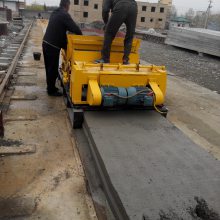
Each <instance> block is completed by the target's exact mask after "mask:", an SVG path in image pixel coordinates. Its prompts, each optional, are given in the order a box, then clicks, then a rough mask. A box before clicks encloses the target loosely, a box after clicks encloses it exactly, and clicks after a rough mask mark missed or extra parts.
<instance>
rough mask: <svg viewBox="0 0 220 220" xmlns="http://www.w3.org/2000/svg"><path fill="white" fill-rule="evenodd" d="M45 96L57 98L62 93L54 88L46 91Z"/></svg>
mask: <svg viewBox="0 0 220 220" xmlns="http://www.w3.org/2000/svg"><path fill="white" fill-rule="evenodd" d="M47 94H48V95H49V96H57V97H58V96H62V95H63V93H62V92H60V91H59V89H58V88H56V87H55V88H54V89H53V90H47Z"/></svg>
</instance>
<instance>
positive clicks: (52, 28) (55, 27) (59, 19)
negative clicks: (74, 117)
mask: <svg viewBox="0 0 220 220" xmlns="http://www.w3.org/2000/svg"><path fill="white" fill-rule="evenodd" d="M69 7H70V0H61V2H60V7H59V8H58V9H56V10H55V11H54V12H53V13H52V14H51V16H50V20H49V24H48V26H47V30H46V33H45V35H44V38H43V44H42V46H43V54H44V63H45V69H46V78H47V93H48V95H50V96H61V95H62V93H61V92H59V90H58V88H56V87H55V83H56V79H57V77H58V74H59V73H58V67H59V56H60V49H61V48H63V49H66V47H67V37H66V32H67V31H70V32H72V33H74V34H78V35H82V32H81V30H80V28H79V27H78V26H77V25H76V23H75V22H74V21H73V19H72V18H71V16H70V15H69V14H68V11H69Z"/></svg>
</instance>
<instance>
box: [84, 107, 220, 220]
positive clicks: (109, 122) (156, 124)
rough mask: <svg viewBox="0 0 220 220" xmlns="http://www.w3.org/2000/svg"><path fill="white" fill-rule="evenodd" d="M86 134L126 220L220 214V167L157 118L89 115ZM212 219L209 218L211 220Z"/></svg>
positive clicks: (146, 114)
mask: <svg viewBox="0 0 220 220" xmlns="http://www.w3.org/2000/svg"><path fill="white" fill-rule="evenodd" d="M84 131H85V133H86V135H87V136H88V138H89V140H90V147H91V149H92V152H93V156H95V157H96V163H97V167H98V169H99V172H100V173H101V174H102V175H101V176H103V178H104V179H105V181H106V184H107V186H106V184H103V185H104V187H105V190H106V192H107V191H108V190H109V189H110V190H111V197H109V199H110V200H112V202H114V203H116V204H117V206H118V207H120V209H121V213H122V214H121V218H120V219H132V220H139V219H152V220H157V219H183V220H190V219H198V218H199V217H200V218H201V219H205V218H202V216H199V215H200V214H199V213H197V212H196V210H197V208H196V207H198V205H199V202H198V200H197V198H200V199H201V200H202V201H205V204H206V205H207V206H206V207H208V208H209V209H210V210H213V211H214V212H216V216H217V217H216V219H219V218H218V216H219V214H220V213H217V212H219V210H220V188H219V185H220V162H219V161H218V160H217V159H215V158H214V157H213V156H212V155H210V154H209V153H208V152H206V151H205V150H204V149H202V148H201V147H199V146H198V145H196V144H195V143H193V142H192V141H191V140H190V139H189V138H188V137H186V136H185V135H184V134H183V133H182V132H181V131H180V130H179V129H177V128H176V127H175V126H174V125H173V124H171V123H170V122H168V120H167V119H165V118H163V117H162V116H160V115H159V114H157V113H156V112H149V111H148V112H145V111H136V112H134V111H133V112H130V111H126V112H85V123H84ZM206 219H208V218H206Z"/></svg>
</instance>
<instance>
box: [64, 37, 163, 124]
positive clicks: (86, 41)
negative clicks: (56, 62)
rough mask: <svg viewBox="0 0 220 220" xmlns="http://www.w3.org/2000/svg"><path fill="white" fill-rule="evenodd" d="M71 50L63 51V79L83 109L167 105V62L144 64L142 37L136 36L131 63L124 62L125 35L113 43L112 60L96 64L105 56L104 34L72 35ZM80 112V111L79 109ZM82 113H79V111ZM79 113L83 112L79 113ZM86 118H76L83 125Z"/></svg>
mask: <svg viewBox="0 0 220 220" xmlns="http://www.w3.org/2000/svg"><path fill="white" fill-rule="evenodd" d="M67 38H68V45H67V50H66V51H62V57H63V63H62V71H61V82H62V84H63V87H64V90H65V92H66V97H67V100H68V104H69V105H71V107H73V108H74V109H75V110H76V109H77V111H76V112H79V109H94V108H96V109H97V108H98V109H103V108H104V109H106V108H116V107H117V108H119V107H123V108H124V107H125V106H126V107H127V108H131V107H132V108H133V107H135V108H137V107H138V108H155V109H156V110H157V111H159V112H160V113H162V114H166V112H167V111H166V110H165V109H164V108H163V104H164V98H165V93H166V70H165V67H164V66H154V65H141V64H140V59H139V53H138V50H139V47H140V40H139V39H134V40H133V44H132V50H131V54H130V63H131V64H130V65H122V64H121V62H122V57H123V51H124V39H123V38H116V39H115V40H114V41H113V43H112V47H111V58H110V63H109V64H94V63H93V61H94V60H96V59H99V58H100V57H101V53H100V51H101V49H102V44H103V37H98V36H77V35H68V36H67ZM75 114H77V113H75ZM78 114H79V113H78ZM78 116H79V115H78ZM82 120H83V119H82V118H81V119H80V120H79V121H78V119H77V117H75V118H74V121H75V123H74V124H73V126H74V127H80V123H82Z"/></svg>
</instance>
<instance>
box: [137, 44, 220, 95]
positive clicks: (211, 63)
mask: <svg viewBox="0 0 220 220" xmlns="http://www.w3.org/2000/svg"><path fill="white" fill-rule="evenodd" d="M140 52H141V59H143V60H145V61H147V62H149V63H153V64H155V65H165V66H166V68H167V70H168V71H170V72H172V73H174V74H176V75H177V76H180V77H183V78H186V79H187V80H190V81H192V82H195V83H197V84H199V85H201V86H204V87H206V88H208V89H210V90H212V91H216V92H217V93H219V94H220V58H219V57H213V56H208V55H204V56H203V57H201V56H199V55H198V53H196V52H193V51H189V50H185V49H181V48H177V47H173V46H170V45H164V44H157V43H153V42H149V41H142V44H141V50H140Z"/></svg>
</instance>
